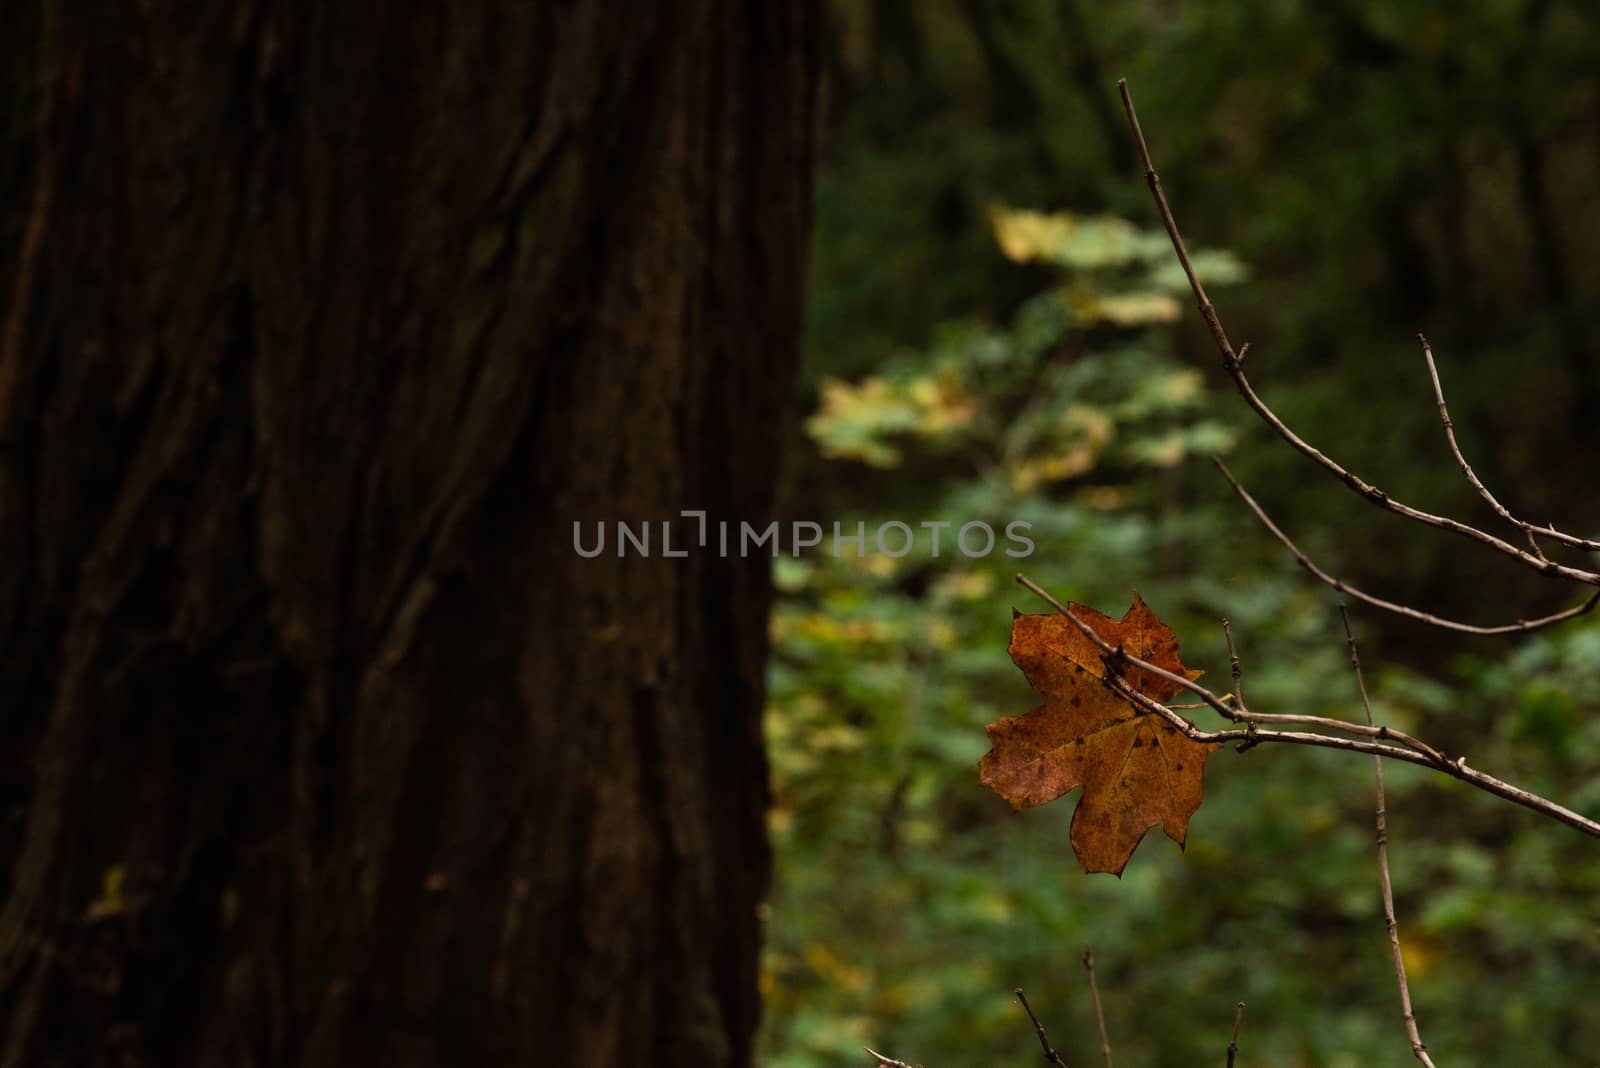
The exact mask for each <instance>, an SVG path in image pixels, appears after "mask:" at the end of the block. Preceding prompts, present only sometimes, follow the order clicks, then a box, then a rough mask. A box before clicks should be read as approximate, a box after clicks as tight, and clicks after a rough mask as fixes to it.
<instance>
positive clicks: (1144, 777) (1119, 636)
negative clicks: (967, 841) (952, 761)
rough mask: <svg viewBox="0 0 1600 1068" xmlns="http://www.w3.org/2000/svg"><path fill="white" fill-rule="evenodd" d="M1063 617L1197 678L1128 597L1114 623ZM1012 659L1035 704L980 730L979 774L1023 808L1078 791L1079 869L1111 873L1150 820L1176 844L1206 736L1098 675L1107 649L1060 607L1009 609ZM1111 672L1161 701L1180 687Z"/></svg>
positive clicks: (1140, 673)
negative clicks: (1027, 611)
mask: <svg viewBox="0 0 1600 1068" xmlns="http://www.w3.org/2000/svg"><path fill="white" fill-rule="evenodd" d="M1067 607H1068V608H1069V609H1070V610H1071V612H1072V614H1073V615H1074V616H1076V617H1077V618H1078V619H1081V620H1082V621H1083V622H1084V623H1086V624H1088V625H1089V627H1090V628H1091V629H1093V630H1094V632H1095V633H1096V634H1097V635H1099V636H1100V638H1101V639H1102V640H1103V641H1105V642H1107V643H1108V644H1110V645H1116V646H1121V647H1122V649H1123V651H1124V652H1126V653H1127V654H1128V655H1130V656H1135V657H1138V658H1139V659H1140V660H1145V661H1148V662H1149V663H1152V664H1155V665H1156V666H1157V667H1161V668H1165V669H1166V670H1168V671H1170V672H1172V673H1174V674H1177V675H1182V676H1184V677H1185V678H1191V679H1192V678H1196V677H1198V676H1199V675H1200V672H1198V671H1190V670H1189V669H1188V668H1185V667H1184V666H1183V664H1182V663H1181V662H1180V661H1179V659H1178V638H1177V636H1176V635H1175V634H1173V633H1172V629H1171V628H1170V627H1168V626H1167V625H1166V624H1165V623H1163V622H1161V619H1160V618H1159V617H1158V616H1157V615H1156V614H1155V612H1154V611H1152V610H1151V608H1150V606H1149V605H1147V604H1145V603H1144V601H1143V600H1141V599H1140V598H1139V596H1138V595H1137V594H1135V595H1134V598H1133V607H1131V608H1129V609H1128V611H1127V614H1126V615H1124V616H1123V617H1122V618H1121V619H1120V620H1116V619H1112V618H1111V617H1110V616H1108V615H1105V614H1104V613H1101V612H1097V611H1095V610H1094V609H1093V608H1089V607H1087V606H1086V605H1079V604H1069V605H1068V606H1067ZM1010 652H1011V659H1012V660H1013V661H1014V662H1015V663H1016V665H1017V666H1018V667H1019V668H1021V669H1022V673H1023V674H1024V675H1026V676H1027V677H1028V682H1029V683H1031V684H1032V685H1033V688H1034V689H1035V690H1037V691H1038V692H1039V694H1040V696H1042V697H1043V698H1044V699H1045V700H1044V704H1042V705H1040V706H1039V707H1037V708H1035V709H1033V710H1032V711H1031V712H1029V713H1028V714H1027V715H1024V716H1007V717H1006V718H1004V719H1001V720H999V721H997V722H995V723H991V724H989V725H988V726H987V727H985V728H984V729H985V730H986V731H987V732H988V734H989V742H990V744H991V745H992V746H993V748H992V749H990V751H989V752H988V753H987V754H986V755H985V756H984V758H983V760H981V761H980V762H979V764H978V767H979V770H980V771H981V772H982V777H981V781H982V782H983V784H984V785H985V786H987V787H989V788H990V789H992V790H994V792H995V793H997V794H999V795H1000V796H1001V797H1003V798H1005V799H1006V800H1007V801H1010V802H1011V804H1012V806H1013V807H1014V808H1031V807H1033V806H1034V805H1042V804H1044V803H1045V802H1046V801H1054V800H1055V799H1056V798H1058V797H1060V796H1061V795H1062V794H1065V793H1067V792H1068V791H1070V790H1074V789H1076V788H1077V787H1079V786H1082V787H1083V797H1082V798H1081V799H1080V800H1079V801H1078V808H1077V811H1076V812H1074V813H1073V814H1072V851H1073V852H1074V853H1076V854H1077V855H1078V863H1080V864H1082V865H1083V870H1084V871H1087V872H1094V871H1108V872H1111V873H1113V874H1115V875H1121V874H1122V869H1123V868H1125V867H1126V866H1127V864H1128V858H1129V857H1131V856H1132V855H1133V851H1134V849H1135V848H1136V847H1137V846H1138V845H1139V841H1140V839H1142V838H1143V837H1144V834H1145V832H1146V831H1148V830H1149V829H1150V828H1152V827H1154V826H1156V825H1157V824H1160V825H1161V827H1162V828H1163V829H1164V830H1165V831H1166V832H1167V837H1169V838H1171V839H1172V840H1173V841H1175V842H1177V843H1178V845H1179V846H1182V845H1183V841H1184V837H1185V835H1186V834H1187V833H1188V829H1189V817H1190V816H1192V815H1194V812H1195V810H1196V809H1197V808H1199V807H1200V799H1201V795H1202V794H1203V793H1204V790H1205V767H1206V757H1207V756H1209V755H1210V753H1211V751H1212V750H1213V749H1215V748H1217V746H1216V744H1215V743H1204V742H1196V741H1193V740H1191V739H1189V738H1188V737H1186V736H1185V735H1184V734H1183V732H1182V731H1180V730H1178V729H1177V728H1176V727H1175V726H1173V725H1172V724H1171V723H1170V722H1168V721H1167V720H1166V719H1164V718H1162V717H1161V716H1160V715H1157V714H1156V713H1154V712H1149V711H1147V710H1145V709H1143V708H1140V707H1139V706H1138V705H1136V704H1134V703H1133V702H1132V701H1130V700H1128V699H1127V698H1126V697H1123V696H1122V695H1120V694H1118V693H1117V692H1116V691H1114V690H1112V689H1111V688H1110V687H1109V686H1107V685H1106V683H1105V676H1106V657H1105V656H1104V654H1102V653H1101V651H1100V649H1099V647H1097V646H1096V645H1095V644H1094V643H1093V642H1091V641H1090V640H1089V639H1088V637H1087V636H1085V635H1084V634H1083V632H1082V631H1080V630H1079V629H1078V628H1077V627H1075V626H1073V624H1072V620H1070V619H1067V618H1066V617H1065V616H1063V615H1061V614H1060V613H1059V612H1053V613H1049V614H1046V615H1022V614H1021V613H1015V614H1014V618H1013V619H1012V622H1011V648H1010ZM1115 670H1116V671H1117V672H1118V673H1119V674H1120V675H1121V677H1122V678H1123V679H1124V680H1125V681H1126V682H1127V684H1128V685H1129V687H1131V688H1132V689H1133V690H1134V691H1136V692H1138V693H1141V694H1144V695H1145V696H1146V697H1149V698H1150V699H1151V700H1154V701H1161V702H1165V701H1167V700H1169V699H1170V698H1172V697H1173V696H1174V695H1175V694H1176V693H1177V692H1178V691H1179V690H1180V689H1181V687H1179V686H1178V684H1177V683H1175V682H1172V681H1170V680H1168V679H1163V678H1160V677H1158V676H1156V675H1154V674H1151V673H1150V672H1148V671H1145V670H1143V669H1142V668H1136V667H1132V666H1120V665H1119V666H1117V667H1116V668H1115Z"/></svg>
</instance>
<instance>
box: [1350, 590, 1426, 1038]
mask: <svg viewBox="0 0 1600 1068" xmlns="http://www.w3.org/2000/svg"><path fill="white" fill-rule="evenodd" d="M1339 618H1340V619H1342V620H1343V621H1344V637H1345V641H1346V643H1348V645H1349V646H1350V668H1351V670H1353V671H1354V672H1355V674H1356V689H1357V690H1359V691H1360V692H1361V708H1362V709H1363V711H1365V712H1366V714H1367V723H1369V724H1370V723H1371V722H1372V701H1371V699H1370V698H1368V696H1367V682H1366V679H1365V677H1364V676H1363V675H1362V674H1361V656H1360V654H1359V653H1357V652H1356V636H1355V633H1354V632H1353V631H1351V629H1350V613H1349V612H1348V611H1346V609H1345V607H1344V605H1340V606H1339ZM1372 777H1373V781H1374V782H1375V783H1376V784H1377V797H1378V820H1377V843H1378V876H1379V879H1380V881H1381V882H1382V884H1383V918H1384V922H1385V923H1386V924H1387V925H1388V927H1389V949H1390V950H1391V952H1393V954H1394V975H1395V979H1396V981H1397V982H1398V983H1399V984H1400V1015H1401V1016H1402V1017H1403V1018H1404V1019H1405V1022H1406V1035H1407V1036H1408V1037H1409V1038H1410V1039H1411V1052H1412V1053H1414V1054H1416V1057H1417V1060H1419V1061H1421V1062H1422V1063H1423V1064H1425V1065H1427V1068H1434V1065H1433V1059H1432V1058H1430V1057H1429V1056H1428V1047H1427V1046H1425V1045H1423V1042H1422V1034H1421V1032H1419V1031H1418V1030H1417V1016H1416V1013H1414V1012H1413V1011H1412V1010H1411V988H1410V987H1409V986H1407V985H1406V962H1405V957H1404V956H1403V955H1402V954H1401V952H1400V925H1399V924H1398V923H1397V922H1396V921H1395V918H1394V886H1393V884H1392V883H1391V882H1390V880H1389V826H1388V810H1387V808H1386V806H1385V805H1384V800H1383V761H1382V760H1381V759H1379V758H1378V757H1373V758H1372Z"/></svg>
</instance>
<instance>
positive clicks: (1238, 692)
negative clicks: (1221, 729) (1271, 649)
mask: <svg viewBox="0 0 1600 1068" xmlns="http://www.w3.org/2000/svg"><path fill="white" fill-rule="evenodd" d="M1222 636H1223V637H1224V638H1226V639H1227V641H1228V660H1229V662H1230V663H1231V665H1232V667H1233V707H1234V708H1237V709H1238V710H1239V711H1241V712H1243V711H1244V710H1245V707H1244V679H1243V677H1242V676H1241V674H1240V672H1239V654H1238V652H1236V651H1235V650H1234V648H1233V626H1232V625H1231V624H1230V623H1229V622H1228V621H1227V620H1226V619H1224V620H1223V621H1222Z"/></svg>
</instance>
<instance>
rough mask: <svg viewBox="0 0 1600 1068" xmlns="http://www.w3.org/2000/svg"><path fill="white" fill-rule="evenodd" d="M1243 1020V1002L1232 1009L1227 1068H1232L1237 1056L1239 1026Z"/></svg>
mask: <svg viewBox="0 0 1600 1068" xmlns="http://www.w3.org/2000/svg"><path fill="white" fill-rule="evenodd" d="M1243 1019H1244V1002H1242V1001H1241V1002H1239V1003H1238V1004H1236V1005H1234V1007H1233V1037H1232V1038H1230V1039H1229V1040H1228V1068H1233V1059H1234V1058H1235V1057H1237V1056H1238V1055H1239V1024H1240V1022H1241V1021H1242V1020H1243Z"/></svg>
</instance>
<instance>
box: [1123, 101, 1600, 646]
mask: <svg viewBox="0 0 1600 1068" xmlns="http://www.w3.org/2000/svg"><path fill="white" fill-rule="evenodd" d="M1117 88H1118V90H1120V92H1121V93H1122V104H1123V108H1124V109H1125V110H1126V112H1127V115H1128V124H1129V126H1130V127H1132V129H1133V135H1134V139H1135V141H1136V142H1137V145H1138V150H1139V159H1140V161H1141V164H1142V166H1143V168H1144V176H1145V181H1146V183H1147V184H1148V185H1149V186H1150V193H1151V196H1152V197H1153V198H1154V199H1155V203H1156V210H1157V212H1159V214H1160V216H1161V224H1162V226H1163V227H1165V228H1166V231H1167V237H1168V238H1170V239H1171V241H1172V248H1173V251H1174V252H1176V253H1177V256H1178V262H1179V263H1180V264H1181V265H1182V267H1183V272H1184V275H1185V276H1186V277H1187V278H1188V280H1189V287H1190V289H1192V290H1193V291H1194V296H1195V302H1196V303H1197V305H1198V306H1199V309H1200V315H1201V317H1202V318H1204V319H1205V322H1206V326H1207V327H1208V328H1209V330H1210V331H1211V338H1212V341H1214V342H1215V343H1216V346H1217V351H1218V352H1220V353H1221V354H1222V369H1223V370H1224V371H1225V372H1226V373H1227V375H1228V377H1229V378H1231V379H1232V380H1233V384H1234V386H1235V387H1236V388H1237V389H1238V391H1239V394H1240V396H1242V397H1243V398H1244V399H1245V403H1247V404H1248V405H1250V407H1251V408H1252V409H1253V410H1254V411H1255V413H1256V414H1257V415H1258V416H1260V418H1261V420H1262V421H1263V422H1265V423H1266V424H1267V425H1268V426H1269V427H1271V428H1272V430H1273V431H1274V432H1275V433H1276V434H1277V435H1278V436H1279V437H1281V438H1282V439H1283V440H1284V441H1286V442H1287V443H1288V444H1289V445H1290V446H1292V447H1293V448H1294V449H1295V450H1296V451H1298V452H1299V453H1300V454H1301V455H1303V456H1305V457H1307V458H1308V459H1310V460H1311V461H1313V462H1314V463H1316V464H1317V465H1318V466H1320V467H1322V468H1323V469H1324V470H1326V471H1327V472H1328V473H1329V474H1331V475H1333V476H1334V477H1335V478H1337V479H1339V480H1340V481H1341V482H1343V483H1344V484H1345V485H1346V486H1348V487H1349V488H1350V489H1351V490H1352V491H1354V492H1355V493H1356V494H1358V495H1359V496H1361V497H1363V498H1365V499H1366V500H1368V501H1371V502H1372V503H1373V504H1374V505H1376V506H1378V507H1379V508H1382V509H1384V510H1386V511H1389V512H1393V513H1394V514H1396V515H1400V516H1404V517H1405V518H1407V519H1410V520H1412V521H1414V522H1417V523H1422V524H1423V525H1425V526H1430V527H1435V528H1437V529H1439V530H1448V531H1450V532H1451V533H1454V534H1458V535H1460V536H1462V537H1464V538H1468V539H1470V540H1472V541H1475V542H1478V543H1479V544H1481V545H1484V546H1487V547H1488V548H1490V549H1492V550H1494V551H1495V552H1497V553H1500V554H1501V555H1503V556H1508V557H1510V558H1511V559H1513V560H1516V561H1517V562H1518V563H1520V564H1523V565H1524V566H1526V567H1528V568H1531V569H1532V570H1533V571H1535V572H1537V573H1538V574H1541V575H1544V576H1546V577H1549V578H1556V579H1566V580H1568V581H1571V582H1578V583H1582V584H1584V585H1587V586H1596V587H1600V572H1596V571H1590V570H1586V569H1584V568H1579V567H1572V566H1569V565H1567V564H1562V563H1559V562H1557V561H1555V560H1551V559H1550V558H1549V557H1548V556H1546V555H1545V554H1544V552H1543V551H1542V550H1541V549H1540V548H1539V545H1538V542H1537V541H1536V540H1535V539H1536V538H1538V537H1543V538H1549V539H1551V540H1553V541H1557V542H1560V543H1561V544H1564V545H1569V546H1572V547H1574V548H1582V549H1591V550H1600V542H1594V541H1590V540H1588V539H1585V538H1578V537H1574V536H1572V535H1570V534H1565V533H1563V532H1561V531H1559V530H1556V529H1555V528H1554V527H1551V526H1548V525H1547V526H1542V527H1541V526H1536V525H1534V524H1531V523H1528V522H1525V521H1524V520H1521V519H1518V518H1517V517H1516V516H1514V515H1513V514H1512V513H1511V512H1510V511H1509V510H1508V509H1506V508H1505V507H1504V506H1503V505H1501V504H1500V502H1499V501H1498V500H1496V499H1495V497H1494V495H1493V494H1491V493H1490V492H1489V490H1488V489H1487V488H1486V487H1485V486H1484V485H1483V483H1482V482H1481V481H1480V480H1479V479H1478V477H1477V475H1476V474H1475V473H1473V471H1472V469H1471V466H1470V465H1469V464H1468V463H1467V462H1466V459H1465V458H1464V457H1463V456H1462V454H1461V450H1460V448H1459V447H1458V446H1457V444H1456V441H1455V433H1454V429H1453V427H1452V425H1451V423H1450V418H1449V412H1448V409H1447V408H1446V407H1445V403H1444V393H1443V390H1442V389H1441V388H1440V386H1439V376H1438V370H1437V368H1436V367H1435V366H1434V363H1433V353H1432V351H1431V350H1430V349H1428V347H1427V342H1426V341H1424V342H1423V351H1424V354H1425V356H1426V357H1427V361H1428V368H1429V372H1430V375H1431V376H1432V381H1433V386H1434V396H1435V399H1436V401H1437V403H1438V406H1439V411H1440V416H1441V418H1442V419H1443V420H1444V424H1445V434H1446V437H1447V440H1448V441H1449V443H1450V448H1451V451H1452V452H1453V453H1454V454H1455V457H1456V460H1457V462H1458V464H1459V465H1460V467H1461V468H1462V471H1463V473H1464V474H1465V475H1466V476H1467V478H1468V481H1469V482H1471V484H1472V486H1473V488H1474V489H1476V490H1477V491H1478V493H1479V494H1480V495H1481V496H1483V498H1484V499H1485V500H1486V501H1487V502H1488V503H1489V505H1490V506H1491V507H1492V508H1494V509H1495V511H1496V513H1497V514H1499V515H1500V516H1501V517H1502V518H1503V519H1505V520H1506V521H1507V522H1509V523H1511V524H1512V525H1514V526H1516V527H1517V528H1518V529H1519V530H1520V531H1521V532H1522V533H1523V534H1524V535H1525V536H1526V537H1527V539H1528V543H1529V547H1528V548H1526V549H1523V548H1521V547H1519V546H1516V545H1513V544H1511V543H1510V542H1508V541H1505V540H1504V539H1502V538H1498V537H1496V536H1495V535H1493V534H1490V533H1489V532H1488V531H1485V530H1480V529H1478V528H1477V527H1474V526H1471V525H1470V524H1467V523H1463V522H1461V521H1459V520H1456V519H1452V518H1450V517H1448V516H1442V515H1435V514H1433V513H1432V512H1426V511H1423V510H1422V509H1420V508H1415V507H1412V506H1411V505H1408V504H1405V503H1403V502H1401V501H1397V500H1395V499H1394V498H1393V497H1391V496H1389V494H1388V493H1386V492H1384V491H1383V490H1381V489H1379V488H1378V487H1377V486H1374V485H1372V484H1371V483H1369V482H1366V481H1365V480H1363V479H1361V478H1359V477H1358V476H1356V475H1355V474H1354V473H1353V472H1352V471H1350V470H1349V469H1348V468H1346V467H1344V466H1343V465H1342V464H1340V463H1339V462H1338V461H1336V460H1334V459H1332V458H1331V457H1329V456H1327V455H1326V454H1324V453H1323V452H1322V451H1320V450H1319V449H1317V448H1316V447H1315V446H1313V445H1312V444H1310V443H1309V442H1307V441H1306V440H1305V439H1303V438H1301V437H1300V436H1299V435H1298V434H1296V433H1295V432H1294V431H1293V430H1291V429H1290V428H1289V426H1288V425H1287V424H1286V423H1284V421H1283V420H1282V419H1280V418H1279V417H1278V415H1277V413H1275V412H1274V411H1273V410H1272V409H1271V408H1270V407H1269V406H1268V405H1267V403H1266V402H1265V401H1263V400H1262V399H1261V397H1260V396H1259V395H1258V394H1257V393H1256V391H1255V389H1254V387H1253V386H1252V385H1251V384H1250V380H1249V378H1248V377H1247V376H1246V375H1245V373H1244V366H1243V360H1244V349H1240V350H1239V351H1237V352H1235V350H1234V347H1233V343H1232V342H1231V341H1230V340H1229V339H1228V332H1227V331H1226V330H1225V329H1224V328H1223V326H1222V320H1221V319H1220V318H1219V317H1218V316H1217V310H1216V308H1215V306H1213V305H1212V303H1211V298H1210V297H1208V296H1207V295H1206V290H1205V286H1204V285H1203V284H1202V283H1201V281H1200V277H1199V275H1197V274H1196V273H1195V269H1194V264H1193V262H1192V261H1191V260H1190V258H1189V250H1188V248H1187V246H1186V245H1185V244H1184V240H1183V234H1182V233H1181V232H1180V231H1179V229H1178V223H1177V220H1176V218H1175V217H1174V216H1173V214H1172V207H1171V205H1170V204H1168V202H1167V195H1166V192H1165V191H1164V190H1163V189H1162V187H1161V178H1160V176H1159V175H1157V174H1156V169H1155V165H1154V163H1152V162H1151V159H1150V148H1149V146H1148V145H1147V144H1146V143H1145V138H1144V130H1143V129H1142V128H1141V127H1140V125H1139V116H1138V113H1137V112H1136V111H1135V110H1134V107H1133V97H1132V95H1131V94H1130V93H1129V92H1128V83H1127V80H1126V79H1122V80H1119V81H1118V82H1117ZM1246 348H1248V346H1246ZM1224 471H1225V472H1226V469H1224ZM1228 477H1229V481H1230V482H1233V485H1234V488H1235V489H1236V490H1237V491H1238V492H1239V493H1240V495H1241V496H1242V497H1243V498H1244V499H1245V502H1246V503H1247V504H1249V505H1250V508H1251V510H1252V511H1253V512H1255V514H1256V516H1257V517H1258V518H1260V519H1261V520H1262V522H1263V523H1265V524H1266V525H1267V527H1268V529H1270V530H1271V531H1272V532H1273V534H1274V535H1276V536H1277V537H1278V539H1279V540H1280V541H1282V542H1283V543H1284V544H1285V545H1287V546H1289V548H1290V549H1291V551H1293V552H1294V554H1295V557H1296V559H1298V560H1299V561H1300V562H1301V563H1302V564H1303V565H1304V566H1305V567H1306V568H1307V569H1308V570H1310V571H1311V573H1312V574H1314V575H1315V576H1316V577H1317V578H1319V579H1320V580H1322V581H1323V582H1325V583H1327V584H1328V585H1330V586H1332V587H1334V588H1335V589H1338V590H1341V591H1342V592H1345V593H1347V594H1349V595H1350V596H1352V597H1355V598H1356V599H1358V600H1361V601H1364V602H1365V603H1367V604H1371V605H1373V606H1375V607H1378V608H1383V609H1386V610H1388V611H1391V612H1398V613H1400V614H1402V615H1407V616H1410V617H1412V618H1415V619H1420V620H1422V621H1423V622H1428V623H1433V624H1435V625H1436V626H1441V627H1445V628H1446V629H1450V630H1458V631H1464V632H1467V633H1473V634H1506V633H1517V632H1522V631H1528V630H1533V629H1535V628H1536V627H1541V626H1547V625H1549V624H1551V623H1558V622H1560V621H1562V620H1565V619H1571V618H1572V617H1573V616H1576V615H1580V614H1582V613H1583V612H1586V611H1588V610H1589V609H1590V608H1593V607H1594V605H1595V603H1596V601H1597V600H1600V595H1596V597H1593V598H1590V599H1589V600H1587V601H1585V602H1584V603H1583V604H1581V605H1578V606H1576V607H1574V608H1570V609H1567V610H1566V611H1564V612H1557V613H1555V614H1554V615H1551V616H1546V617H1544V618H1543V619H1538V620H1525V621H1518V622H1517V623H1514V624H1509V625H1506V626H1501V627H1478V626H1473V625H1472V624H1465V623H1456V622H1453V621H1450V620H1445V619H1441V618H1440V617H1437V616H1432V615H1430V614H1428V613H1426V612H1421V611H1418V610H1417V609H1413V608H1408V607H1407V606H1404V605H1399V604H1396V603H1394V602H1392V601H1386V600H1383V599H1382V598H1378V597H1373V596H1371V595H1369V594H1365V593H1362V592H1360V591H1358V590H1355V589H1352V588H1351V587H1349V585H1348V584H1346V583H1343V582H1342V581H1340V580H1338V579H1336V578H1334V577H1333V576H1332V575H1330V574H1328V573H1327V572H1326V571H1323V570H1322V569H1321V568H1318V567H1316V566H1315V565H1314V564H1312V563H1311V561H1310V560H1309V558H1307V557H1306V555H1305V554H1304V553H1302V552H1301V551H1300V550H1299V549H1297V548H1295V547H1294V544H1293V543H1292V542H1290V541H1289V539H1288V538H1287V537H1286V536H1285V535H1284V534H1283V532H1282V531H1281V530H1279V529H1278V528H1277V526H1276V525H1275V524H1273V523H1272V521H1271V520H1270V519H1268V518H1267V515H1266V513H1265V512H1264V511H1263V510H1262V509H1261V508H1260V507H1259V506H1258V505H1256V503H1255V502H1254V501H1253V500H1251V499H1250V497H1249V495H1248V494H1246V493H1245V492H1244V490H1243V488H1242V487H1240V486H1239V484H1238V482H1237V481H1235V480H1234V479H1233V477H1232V476H1231V475H1229V476H1228Z"/></svg>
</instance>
